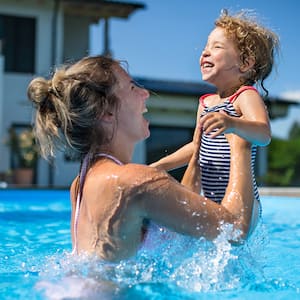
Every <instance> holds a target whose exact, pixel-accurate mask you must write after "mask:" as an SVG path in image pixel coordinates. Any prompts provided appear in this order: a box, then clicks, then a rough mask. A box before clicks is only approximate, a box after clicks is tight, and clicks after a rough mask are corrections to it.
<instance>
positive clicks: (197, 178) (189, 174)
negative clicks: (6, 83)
mask: <svg viewBox="0 0 300 300" xmlns="http://www.w3.org/2000/svg"><path fill="white" fill-rule="evenodd" d="M201 136H202V128H200V127H199V125H197V126H196V128H195V132H194V137H193V142H192V143H193V147H194V151H193V154H192V157H191V159H190V161H189V164H188V166H187V168H186V171H185V173H184V175H183V178H182V180H181V183H182V184H183V185H185V186H186V187H187V188H189V189H190V190H192V191H193V192H195V193H197V194H200V192H201V169H200V165H199V152H200V145H201Z"/></svg>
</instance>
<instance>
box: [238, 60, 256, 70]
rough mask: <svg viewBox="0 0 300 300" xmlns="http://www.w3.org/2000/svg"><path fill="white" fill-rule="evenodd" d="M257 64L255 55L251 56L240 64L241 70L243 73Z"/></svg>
mask: <svg viewBox="0 0 300 300" xmlns="http://www.w3.org/2000/svg"><path fill="white" fill-rule="evenodd" d="M254 65H255V58H254V57H253V56H249V57H247V58H246V59H245V61H244V63H243V64H242V65H240V71H241V72H242V73H245V72H247V71H249V70H250V69H252V67H253V66H254Z"/></svg>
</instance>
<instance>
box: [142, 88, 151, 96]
mask: <svg viewBox="0 0 300 300" xmlns="http://www.w3.org/2000/svg"><path fill="white" fill-rule="evenodd" d="M140 93H141V95H142V96H143V98H145V99H147V98H149V97H150V93H149V91H148V90H147V89H144V88H140Z"/></svg>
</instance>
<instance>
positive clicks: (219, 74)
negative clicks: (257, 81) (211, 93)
mask: <svg viewBox="0 0 300 300" xmlns="http://www.w3.org/2000/svg"><path fill="white" fill-rule="evenodd" d="M240 65H241V62H240V58H239V51H238V49H237V47H236V46H235V43H234V41H233V40H232V39H231V38H229V37H228V36H226V35H225V31H224V29H223V28H221V27H216V28H215V29H214V30H213V31H212V32H211V33H210V35H209V37H208V40H207V44H206V46H205V48H204V50H203V52H202V54H201V57H200V69H201V73H202V79H203V80H205V81H207V82H209V83H211V84H213V85H215V86H217V87H218V86H219V85H220V84H222V85H224V84H227V83H229V84H234V83H235V82H236V83H238V82H239V79H240V76H241V74H242V73H241V71H240Z"/></svg>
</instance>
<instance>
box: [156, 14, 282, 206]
mask: <svg viewBox="0 0 300 300" xmlns="http://www.w3.org/2000/svg"><path fill="white" fill-rule="evenodd" d="M278 47H279V39H278V37H277V35H276V34H275V33H273V32H272V31H270V30H268V29H266V28H264V27H262V26H260V25H259V24H258V23H256V22H255V21H253V20H252V19H251V18H250V17H249V16H247V13H246V12H240V13H238V14H237V15H229V14H228V12H227V11H226V10H224V11H223V12H222V13H221V16H220V17H219V18H218V19H217V20H216V21H215V28H214V29H213V30H212V32H211V33H210V35H209V37H208V40H207V44H206V46H205V48H204V50H203V52H202V54H201V57H200V61H199V62H200V69H201V73H202V79H203V80H204V81H206V82H209V83H210V84H213V85H214V86H215V87H216V88H217V93H216V94H207V95H203V96H202V97H201V98H200V100H199V107H198V112H197V126H198V128H199V129H201V130H202V138H201V146H200V150H199V149H194V147H193V142H191V143H189V144H187V145H185V146H183V147H182V148H180V149H179V150H177V151H176V152H174V153H173V154H171V155H169V156H166V157H164V158H162V159H161V160H159V161H157V162H155V163H153V164H151V166H153V167H158V168H161V169H164V170H170V169H174V168H176V167H179V166H182V165H184V164H186V163H187V162H188V161H189V159H190V157H191V155H192V153H193V152H194V150H195V151H200V152H199V163H200V169H201V186H200V187H199V190H200V189H201V188H202V190H203V192H204V195H205V196H206V197H209V198H210V199H213V200H214V201H216V202H218V203H220V202H221V200H222V198H223V197H224V194H225V190H226V187H227V184H228V179H229V163H230V149H229V144H228V142H227V139H226V137H225V133H226V134H227V133H233V134H236V135H239V136H240V137H242V138H244V139H246V140H247V141H249V142H250V143H251V144H252V145H253V146H252V173H253V184H254V191H255V198H256V199H257V200H259V195H258V192H257V186H256V182H255V178H254V172H253V170H254V161H255V155H256V146H257V145H259V146H265V145H268V144H269V143H270V140H271V132H270V124H269V118H268V113H267V111H266V108H265V104H264V102H263V100H262V98H261V96H260V95H259V93H258V91H257V90H256V89H255V88H254V87H253V85H254V84H258V83H259V84H260V86H261V88H262V89H263V90H264V91H265V93H266V94H268V91H267V90H266V89H265V87H264V81H265V79H266V78H267V77H268V75H269V74H270V73H271V70H272V67H273V63H274V56H275V52H276V51H277V50H278ZM241 172H243V170H241ZM199 184H200V182H199Z"/></svg>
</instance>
